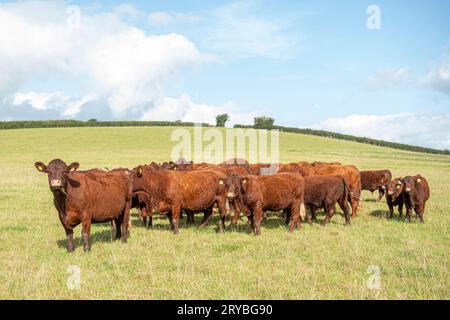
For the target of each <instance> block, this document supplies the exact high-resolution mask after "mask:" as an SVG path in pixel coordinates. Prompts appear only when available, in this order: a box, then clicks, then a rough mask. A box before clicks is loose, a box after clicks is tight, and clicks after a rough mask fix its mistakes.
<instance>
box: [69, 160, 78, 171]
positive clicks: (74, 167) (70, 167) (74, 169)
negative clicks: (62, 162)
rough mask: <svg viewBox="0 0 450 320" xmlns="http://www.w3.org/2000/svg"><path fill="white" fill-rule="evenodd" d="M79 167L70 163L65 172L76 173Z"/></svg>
mask: <svg viewBox="0 0 450 320" xmlns="http://www.w3.org/2000/svg"><path fill="white" fill-rule="evenodd" d="M79 167H80V164H79V163H78V162H72V163H71V164H69V166H68V167H67V170H66V171H67V172H70V171H72V170H73V171H76V170H77V169H78V168H79Z"/></svg>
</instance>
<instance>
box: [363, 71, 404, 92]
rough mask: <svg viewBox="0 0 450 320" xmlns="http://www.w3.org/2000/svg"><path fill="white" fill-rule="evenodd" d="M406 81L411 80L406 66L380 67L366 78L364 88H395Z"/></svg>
mask: <svg viewBox="0 0 450 320" xmlns="http://www.w3.org/2000/svg"><path fill="white" fill-rule="evenodd" d="M408 82H411V76H410V72H409V68H408V67H402V68H397V69H382V70H379V71H377V72H376V73H375V74H374V75H372V76H369V77H368V78H367V81H366V83H365V88H366V89H368V90H383V89H395V88H399V87H401V86H403V85H405V84H407V83H408Z"/></svg>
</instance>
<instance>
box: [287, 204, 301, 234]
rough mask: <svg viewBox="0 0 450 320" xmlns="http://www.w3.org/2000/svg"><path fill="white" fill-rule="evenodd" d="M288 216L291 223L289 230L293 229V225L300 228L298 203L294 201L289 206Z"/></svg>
mask: <svg viewBox="0 0 450 320" xmlns="http://www.w3.org/2000/svg"><path fill="white" fill-rule="evenodd" d="M288 211H290V216H291V219H290V220H291V223H290V225H289V232H292V231H294V228H295V227H298V229H299V230H300V228H301V223H300V203H294V204H293V205H292V207H291V208H290V210H288Z"/></svg>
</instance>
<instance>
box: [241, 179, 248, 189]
mask: <svg viewBox="0 0 450 320" xmlns="http://www.w3.org/2000/svg"><path fill="white" fill-rule="evenodd" d="M247 186H248V178H242V179H241V187H242V189H243V190H244V191H247Z"/></svg>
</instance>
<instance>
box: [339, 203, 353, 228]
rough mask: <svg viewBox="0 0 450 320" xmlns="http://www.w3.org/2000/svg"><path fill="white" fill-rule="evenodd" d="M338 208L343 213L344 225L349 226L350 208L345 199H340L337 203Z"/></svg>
mask: <svg viewBox="0 0 450 320" xmlns="http://www.w3.org/2000/svg"><path fill="white" fill-rule="evenodd" d="M339 207H340V208H341V210H342V211H344V218H345V225H346V226H349V225H350V220H351V219H350V208H349V206H348V202H347V201H346V200H345V199H341V200H340V201H339Z"/></svg>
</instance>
